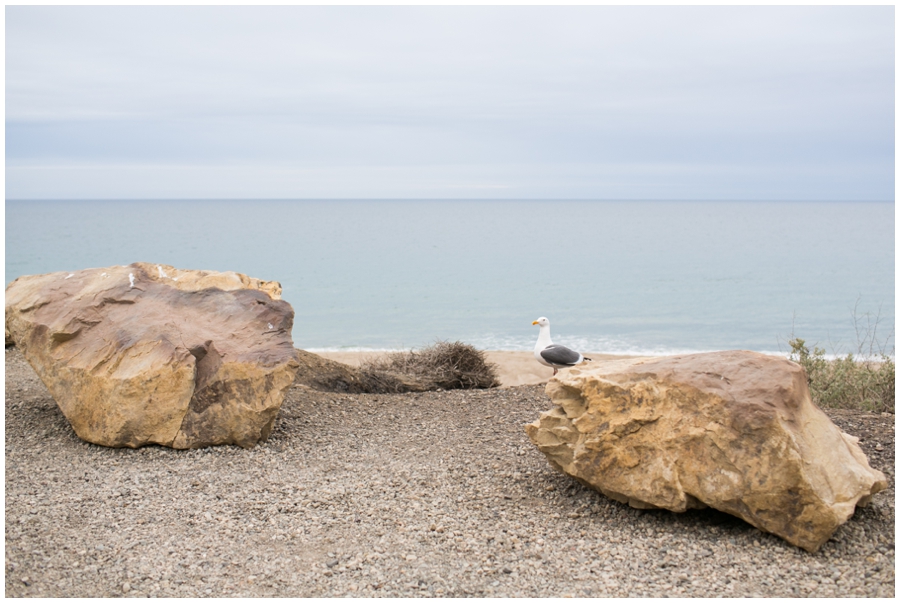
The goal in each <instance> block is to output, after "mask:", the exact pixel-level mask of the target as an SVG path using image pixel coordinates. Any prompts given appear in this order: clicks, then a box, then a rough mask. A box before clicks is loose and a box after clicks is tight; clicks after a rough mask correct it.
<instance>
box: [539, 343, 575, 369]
mask: <svg viewBox="0 0 900 603" xmlns="http://www.w3.org/2000/svg"><path fill="white" fill-rule="evenodd" d="M580 356H581V354H579V353H578V352H576V351H574V350H570V349H569V348H567V347H566V346H564V345H556V344H553V345H548V346H547V347H546V348H544V349H543V350H541V358H543V359H544V360H546V361H547V362H549V363H550V364H559V365H563V366H572V365H574V364H575V363H576V362H578V358H579V357H580Z"/></svg>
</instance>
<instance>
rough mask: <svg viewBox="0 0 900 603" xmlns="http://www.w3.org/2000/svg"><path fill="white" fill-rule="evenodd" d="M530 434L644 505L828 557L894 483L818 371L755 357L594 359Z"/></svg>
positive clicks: (597, 481)
mask: <svg viewBox="0 0 900 603" xmlns="http://www.w3.org/2000/svg"><path fill="white" fill-rule="evenodd" d="M546 391H547V394H548V395H549V396H550V397H551V399H552V400H553V403H554V404H555V407H554V408H553V409H552V410H550V411H548V412H544V413H542V414H541V416H540V418H539V419H538V420H537V421H535V422H534V423H532V424H530V425H528V426H526V428H525V429H526V431H527V433H528V436H529V437H530V438H531V440H532V442H534V443H535V444H536V445H537V446H538V448H539V449H540V450H541V451H542V452H543V453H544V454H545V455H547V458H548V459H549V461H550V464H551V465H552V466H554V467H555V468H557V469H558V470H560V471H562V472H564V473H566V474H568V475H571V476H573V477H575V478H576V479H577V480H579V481H580V482H582V483H584V484H586V485H588V486H590V487H592V488H594V489H596V490H599V491H600V492H602V493H604V494H606V495H607V496H609V497H611V498H613V499H615V500H618V501H621V502H624V503H628V504H630V505H632V506H634V507H638V508H663V509H669V510H671V511H685V510H687V509H690V508H702V507H705V506H710V507H713V508H716V509H718V510H720V511H724V512H726V513H730V514H732V515H736V516H737V517H740V518H742V519H744V520H745V521H747V522H749V523H751V524H752V525H754V526H756V527H757V528H759V529H761V530H764V531H766V532H770V533H772V534H776V535H778V536H780V537H782V538H784V539H785V540H787V541H788V542H790V543H792V544H795V545H797V546H800V547H802V548H804V549H806V550H808V551H816V550H817V549H818V548H819V547H821V546H822V544H823V543H825V541H827V540H828V538H829V537H830V536H831V535H832V534H833V533H834V531H835V530H836V529H837V527H838V526H840V525H841V524H842V523H844V522H845V521H847V519H849V518H850V517H851V516H852V515H853V513H854V510H855V509H856V506H857V505H865V504H866V503H868V502H869V500H870V498H871V496H872V495H873V494H875V493H876V492H879V491H880V490H883V489H885V488H886V487H887V482H886V480H885V477H884V474H882V473H881V472H880V471H876V470H874V469H872V468H871V467H870V466H869V463H868V461H867V460H866V457H865V455H864V454H863V452H862V451H861V450H860V448H859V446H858V445H857V442H858V440H857V438H854V437H852V436H849V435H847V434H845V433H842V432H841V430H840V429H838V427H837V426H835V425H834V424H833V423H832V422H831V420H830V419H829V418H828V417H827V416H826V415H825V413H823V412H822V411H821V410H820V409H819V408H818V407H816V406H815V405H814V404H813V403H812V402H811V400H810V397H809V389H808V387H807V381H806V373H805V372H804V371H803V369H802V368H801V367H800V366H799V365H797V364H795V363H793V362H790V361H788V360H785V359H782V358H777V357H774V356H766V355H763V354H757V353H755V352H740V351H735V352H713V353H708V354H692V355H686V356H673V357H667V358H636V359H628V360H617V361H605V362H600V363H594V366H592V367H590V368H587V369H582V368H578V369H570V370H566V371H561V372H560V373H559V375H558V376H557V377H556V378H554V379H552V380H551V381H550V382H549V383H548V384H547V390H546Z"/></svg>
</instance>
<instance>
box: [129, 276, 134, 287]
mask: <svg viewBox="0 0 900 603" xmlns="http://www.w3.org/2000/svg"><path fill="white" fill-rule="evenodd" d="M128 282H129V283H131V287H134V273H133V272H129V273H128Z"/></svg>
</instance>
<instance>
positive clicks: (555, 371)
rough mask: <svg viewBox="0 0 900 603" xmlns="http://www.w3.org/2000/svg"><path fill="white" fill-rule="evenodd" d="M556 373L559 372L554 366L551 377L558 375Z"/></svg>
mask: <svg viewBox="0 0 900 603" xmlns="http://www.w3.org/2000/svg"><path fill="white" fill-rule="evenodd" d="M558 372H559V369H558V368H556V367H555V366H554V367H553V376H554V377H555V376H556V373H558Z"/></svg>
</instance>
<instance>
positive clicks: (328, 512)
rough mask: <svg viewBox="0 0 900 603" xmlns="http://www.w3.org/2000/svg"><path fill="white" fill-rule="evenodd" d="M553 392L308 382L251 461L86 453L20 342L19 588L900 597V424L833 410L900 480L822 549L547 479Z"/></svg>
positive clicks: (10, 578) (13, 513) (15, 377)
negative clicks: (342, 390) (898, 529)
mask: <svg viewBox="0 0 900 603" xmlns="http://www.w3.org/2000/svg"><path fill="white" fill-rule="evenodd" d="M543 390H544V388H543V386H519V387H514V388H503V389H491V390H455V391H449V392H426V393H412V394H391V395H381V394H379V395H374V394H328V393H323V392H319V391H315V390H312V389H309V388H306V387H303V386H297V385H295V386H293V387H291V388H290V390H289V391H288V393H287V395H286V399H285V401H284V404H283V405H282V409H281V413H280V414H279V416H278V419H277V420H276V422H275V426H274V429H273V430H272V433H271V435H270V437H269V439H268V441H266V442H265V443H262V444H260V445H258V446H256V447H254V448H252V449H241V448H239V447H236V446H217V447H213V448H203V449H199V450H173V449H170V448H163V447H160V446H146V447H144V448H139V449H131V448H104V447H100V446H95V445H92V444H89V443H86V442H84V441H82V440H79V439H78V438H77V437H76V436H75V434H74V433H73V432H72V430H71V428H70V427H69V425H68V423H67V422H66V419H65V417H63V415H62V414H61V412H60V411H59V409H58V408H57V406H56V404H55V403H54V401H53V399H52V398H51V397H50V395H49V393H48V391H47V389H46V388H45V387H44V386H43V384H42V383H41V381H40V380H39V379H38V378H37V376H36V375H35V373H34V371H33V370H32V369H31V368H30V367H29V365H28V364H27V362H25V360H24V358H23V357H22V354H21V352H20V351H19V350H18V349H15V348H11V349H8V350H7V351H6V443H5V445H6V498H5V505H6V526H5V530H6V532H5V533H6V550H5V554H6V574H5V580H6V583H5V584H6V595H7V596H9V597H73V596H74V597H106V596H138V597H142V596H156V597H213V596H216V597H218V596H228V597H270V596H282V597H284V596H298V597H331V596H366V597H382V596H384V597H450V596H454V597H469V596H472V597H475V596H479V597H488V596H527V597H560V596H566V595H572V596H576V597H586V596H593V597H600V596H619V597H621V596H634V597H661V596H669V597H672V596H683V597H697V596H759V597H763V596H765V597H773V596H778V597H791V596H821V597H843V596H866V597H893V596H894V592H895V589H894V517H895V513H894V416H893V415H884V416H883V415H880V414H879V415H873V414H868V413H862V412H854V411H831V410H829V411H826V412H827V413H828V414H829V416H830V417H831V418H832V420H833V421H834V422H835V423H836V424H837V425H838V426H839V427H840V428H841V429H842V430H844V431H845V432H847V433H848V434H850V435H853V436H857V437H859V438H860V442H859V445H860V446H861V448H862V449H863V451H864V452H865V454H866V455H867V456H868V458H869V461H870V463H871V464H872V466H873V467H874V468H876V469H878V470H880V471H882V472H884V474H885V476H886V477H887V482H888V489H887V490H886V491H884V492H881V493H879V494H877V495H875V497H874V498H873V500H872V503H871V504H870V505H869V506H867V507H865V508H861V509H858V510H857V512H856V513H855V514H854V515H853V517H851V518H850V519H849V520H848V521H847V522H846V523H845V524H843V525H842V526H840V527H839V528H838V529H837V530H836V531H835V533H834V535H833V536H832V537H831V539H829V540H828V541H827V542H826V543H825V544H824V545H823V546H822V547H821V548H820V549H819V551H818V552H817V553H815V554H811V553H808V552H806V551H804V550H802V549H800V548H797V547H795V546H792V545H790V544H788V543H787V542H785V541H784V540H782V539H780V538H778V537H775V536H772V535H770V534H767V533H764V532H761V531H759V530H757V529H756V528H754V527H753V526H751V525H749V524H747V523H746V522H744V521H742V520H740V519H737V518H735V517H732V516H731V515H727V514H725V513H721V512H719V511H715V510H713V509H693V510H688V511H686V512H684V513H672V512H670V511H663V510H639V509H634V508H632V507H629V506H628V505H625V504H622V503H619V502H616V501H614V500H612V499H610V498H607V497H606V496H604V495H602V494H600V493H598V492H596V491H594V490H591V489H589V488H587V487H585V486H583V485H581V484H580V483H578V482H576V481H575V480H574V479H572V478H570V477H567V476H566V475H564V474H562V473H560V472H558V471H556V470H555V469H553V468H552V467H551V466H550V465H549V464H548V463H547V459H546V458H545V457H544V455H543V454H541V452H540V451H538V450H537V449H536V448H535V447H534V445H533V444H531V442H530V441H529V440H528V438H527V436H526V434H525V431H524V429H523V426H524V425H525V424H527V423H529V422H531V421H533V420H534V418H535V416H537V414H538V413H540V412H541V411H544V410H548V409H549V408H550V407H551V406H552V404H551V402H550V400H549V399H548V397H547V396H546V395H545V393H544V391H543Z"/></svg>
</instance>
